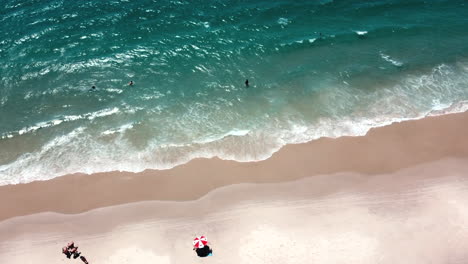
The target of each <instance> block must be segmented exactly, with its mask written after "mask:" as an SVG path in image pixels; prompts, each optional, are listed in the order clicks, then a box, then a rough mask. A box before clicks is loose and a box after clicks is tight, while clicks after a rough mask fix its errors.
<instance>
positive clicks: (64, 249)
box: [62, 247, 72, 258]
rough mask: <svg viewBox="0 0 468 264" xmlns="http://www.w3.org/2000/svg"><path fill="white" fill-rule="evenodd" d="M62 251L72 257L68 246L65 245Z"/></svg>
mask: <svg viewBox="0 0 468 264" xmlns="http://www.w3.org/2000/svg"><path fill="white" fill-rule="evenodd" d="M62 253H63V254H65V256H67V258H70V257H71V255H72V254H71V253H70V251H68V247H63V248H62Z"/></svg>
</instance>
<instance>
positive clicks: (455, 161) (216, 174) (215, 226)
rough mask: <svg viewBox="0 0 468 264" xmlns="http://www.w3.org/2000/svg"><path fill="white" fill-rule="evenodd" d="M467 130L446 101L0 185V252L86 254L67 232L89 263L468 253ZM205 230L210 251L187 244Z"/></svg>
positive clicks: (460, 256) (352, 259)
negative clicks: (270, 139)
mask: <svg viewBox="0 0 468 264" xmlns="http://www.w3.org/2000/svg"><path fill="white" fill-rule="evenodd" d="M467 135H468V113H462V114H451V115H445V116H439V117H429V118H425V119H422V120H416V121H408V122H403V123H398V124H393V125H390V126H387V127H383V128H378V129H373V130H372V131H370V132H369V133H368V135H366V136H364V137H345V138H339V139H320V140H317V141H313V142H310V143H306V144H299V145H290V146H287V147H285V148H283V149H282V150H280V151H279V152H278V153H276V154H275V155H274V156H273V157H271V158H270V159H268V160H266V161H262V162H253V163H237V162H232V161H221V160H218V159H210V160H206V159H200V160H194V161H192V162H190V163H188V164H186V165H183V166H179V167H176V168H174V169H171V170H166V171H145V172H143V173H140V174H132V173H103V174H96V175H69V176H64V177H61V178H57V179H54V180H51V181H45V182H35V183H29V184H21V185H15V186H1V187H0V200H1V201H2V203H0V217H1V219H2V220H3V221H2V222H0V238H1V240H0V263H2V264H4V263H6V264H9V263H21V264H23V263H65V262H74V263H81V262H80V261H79V260H67V259H66V258H65V256H64V255H62V254H61V253H60V251H61V247H62V246H63V245H64V244H66V242H67V241H68V240H71V239H73V240H75V241H76V242H77V244H79V245H80V249H81V250H82V252H83V254H84V255H85V256H86V257H87V258H88V259H89V260H90V263H115V264H117V263H412V264H413V263H467V262H468V251H466V248H468V247H467V246H468V177H467V176H466V175H467V172H468V139H467ZM210 191H211V192H210ZM194 199H198V200H194ZM145 200H147V202H138V201H145ZM151 200H161V201H151ZM131 202H138V203H131ZM111 205H114V206H112V207H105V206H111ZM91 209H94V210H92V211H89V210H91ZM48 211H52V212H59V213H51V212H48ZM61 213H74V214H61ZM75 213H79V214H75ZM201 234H203V235H207V236H208V238H209V240H210V241H211V242H212V243H213V248H214V256H213V257H209V258H206V259H201V258H198V257H196V256H195V254H194V253H193V252H192V250H191V240H192V239H193V237H194V236H196V235H201Z"/></svg>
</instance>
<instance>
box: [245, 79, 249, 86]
mask: <svg viewBox="0 0 468 264" xmlns="http://www.w3.org/2000/svg"><path fill="white" fill-rule="evenodd" d="M245 87H249V80H248V79H247V80H245Z"/></svg>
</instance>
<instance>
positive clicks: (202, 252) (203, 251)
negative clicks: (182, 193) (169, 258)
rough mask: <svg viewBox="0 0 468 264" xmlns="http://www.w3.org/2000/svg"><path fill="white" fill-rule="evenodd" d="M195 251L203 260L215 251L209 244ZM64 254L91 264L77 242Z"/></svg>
mask: <svg viewBox="0 0 468 264" xmlns="http://www.w3.org/2000/svg"><path fill="white" fill-rule="evenodd" d="M193 250H194V251H195V252H196V253H197V256H199V257H202V258H203V257H208V256H212V255H213V249H211V248H210V246H208V242H207V243H206V244H202V246H195V245H194V246H193ZM62 253H63V254H65V256H67V258H69V259H71V257H72V256H73V259H77V258H78V257H79V258H80V259H81V261H83V262H84V263H85V264H89V263H88V260H87V259H86V258H85V257H84V256H81V252H79V251H78V246H77V245H75V242H73V241H71V242H70V243H68V244H67V245H66V246H65V247H63V248H62Z"/></svg>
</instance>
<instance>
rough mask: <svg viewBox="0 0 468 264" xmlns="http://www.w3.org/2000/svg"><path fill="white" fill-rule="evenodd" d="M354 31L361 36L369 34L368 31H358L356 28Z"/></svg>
mask: <svg viewBox="0 0 468 264" xmlns="http://www.w3.org/2000/svg"><path fill="white" fill-rule="evenodd" d="M354 32H356V34H358V35H359V36H364V35H366V34H367V31H358V30H356V31H354Z"/></svg>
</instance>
